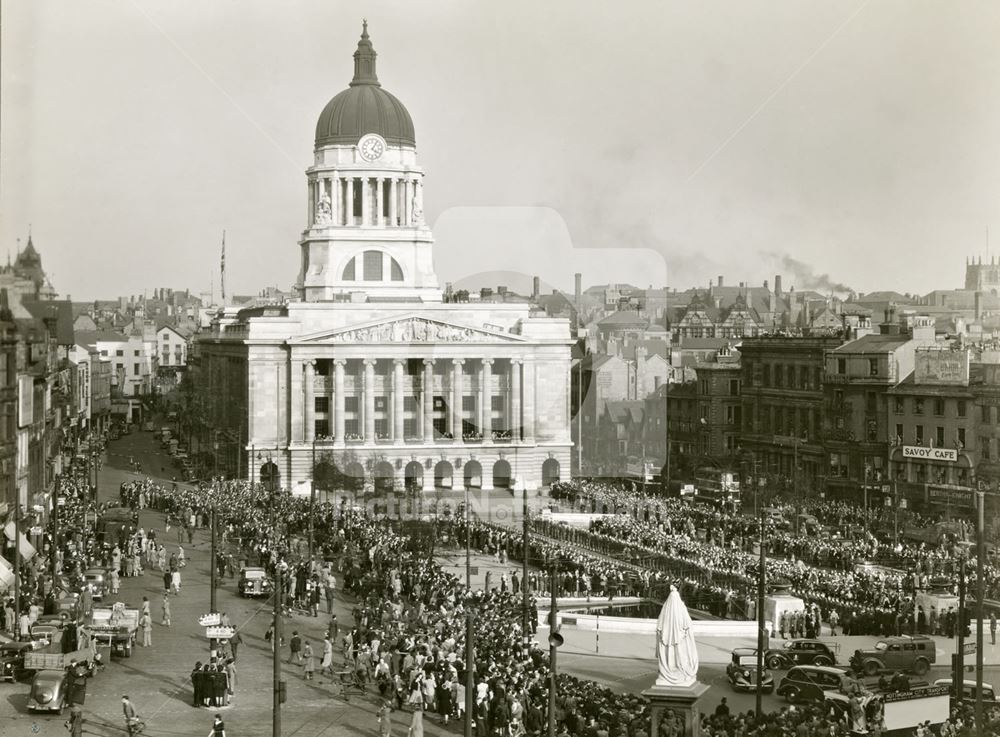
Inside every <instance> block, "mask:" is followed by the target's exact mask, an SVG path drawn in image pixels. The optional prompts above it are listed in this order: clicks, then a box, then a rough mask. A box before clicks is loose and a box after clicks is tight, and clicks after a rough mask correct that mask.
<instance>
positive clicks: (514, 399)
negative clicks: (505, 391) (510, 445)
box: [508, 358, 522, 443]
mask: <svg viewBox="0 0 1000 737" xmlns="http://www.w3.org/2000/svg"><path fill="white" fill-rule="evenodd" d="M521 363H522V362H521V359H520V358H512V359H511V361H510V419H509V420H508V424H509V425H510V429H511V433H510V437H511V441H512V442H515V443H516V442H518V441H519V440H520V439H521Z"/></svg>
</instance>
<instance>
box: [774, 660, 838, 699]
mask: <svg viewBox="0 0 1000 737" xmlns="http://www.w3.org/2000/svg"><path fill="white" fill-rule="evenodd" d="M853 681H854V679H853V678H851V676H849V675H848V674H847V673H845V672H844V671H843V670H841V669H840V668H833V667H830V666H822V665H797V666H795V667H793V668H792V669H791V670H789V671H788V674H787V675H786V676H785V677H784V678H782V679H781V683H779V684H778V696H784V697H785V701H787V702H788V703H789V704H800V703H807V702H814V703H818V704H822V703H823V702H824V701H825V700H826V692H827V691H844V692H846V691H848V690H849V689H850V687H851V682H853Z"/></svg>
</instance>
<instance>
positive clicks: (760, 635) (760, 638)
mask: <svg viewBox="0 0 1000 737" xmlns="http://www.w3.org/2000/svg"><path fill="white" fill-rule="evenodd" d="M757 523H758V524H759V525H760V570H759V571H758V572H757V694H756V696H757V700H756V704H755V713H756V717H757V720H758V721H760V718H761V713H762V706H761V688H760V684H761V679H762V678H763V677H764V584H765V582H764V578H765V575H766V571H765V568H764V564H765V562H766V560H767V557H766V555H765V553H764V512H763V510H761V513H760V516H759V517H758V518H757Z"/></svg>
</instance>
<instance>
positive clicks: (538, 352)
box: [197, 33, 573, 493]
mask: <svg viewBox="0 0 1000 737" xmlns="http://www.w3.org/2000/svg"><path fill="white" fill-rule="evenodd" d="M374 75H375V71H374V52H373V50H372V49H371V44H370V41H369V40H368V37H367V33H365V34H364V35H363V37H362V43H361V44H359V51H358V54H356V55H355V80H354V82H352V88H353V87H354V86H359V85H370V84H372V82H371V80H373V79H375V76H374ZM376 81H377V80H376ZM342 94H344V93H342ZM335 99H337V98H335ZM366 99H368V98H365V97H363V96H358V97H357V99H356V100H355V99H354V98H353V97H349V98H343V100H342V102H340V103H338V104H339V105H347V106H352V105H353V106H355V107H359V108H360V109H359V110H354V111H353V112H352V115H353V114H354V113H356V114H357V116H359V117H357V118H355V117H351V119H352V120H354V119H359V120H365V121H371V122H370V128H369V129H367V130H365V131H364V132H363V133H362V134H361V135H360V136H359V137H358V138H357V139H356V140H355V141H354V142H353V143H350V144H348V143H345V142H344V135H345V133H344V131H343V130H334V131H331V130H330V127H329V126H330V125H331V124H330V123H329V121H327V122H326V123H324V126H321V127H323V131H324V135H323V137H322V138H320V137H319V135H318V137H317V142H316V152H315V162H314V165H313V166H312V167H310V168H309V169H308V170H307V179H308V212H307V218H308V219H307V229H306V231H305V232H304V234H303V236H302V239H301V240H300V248H301V263H300V270H299V282H298V285H297V289H298V297H299V299H298V300H297V301H292V302H289V303H288V304H284V305H275V306H261V307H255V308H251V309H245V310H238V309H236V308H228V309H226V310H224V311H222V312H220V313H219V314H218V315H217V316H216V317H215V319H214V320H213V322H212V326H211V330H210V331H209V332H207V333H206V334H203V335H202V336H201V337H200V338H199V341H198V347H197V354H198V367H197V374H198V382H199V385H200V386H201V387H202V390H203V392H204V400H205V405H206V407H207V412H208V415H209V417H210V418H211V420H210V422H211V424H212V426H213V427H214V428H216V429H218V430H219V431H220V432H221V433H224V434H225V435H226V436H227V437H229V438H236V439H238V440H239V443H240V445H241V446H242V447H243V449H244V452H245V453H247V454H248V455H249V456H250V463H249V474H250V476H251V478H254V479H261V480H271V479H272V478H274V479H275V481H276V482H277V483H279V484H280V485H281V486H282V487H284V488H288V489H291V490H293V491H294V492H303V493H305V492H308V491H309V489H310V485H311V484H313V483H315V485H316V486H317V487H318V488H320V487H325V488H330V487H336V486H338V485H341V484H342V485H345V486H355V487H364V488H366V489H371V488H374V489H375V490H376V491H388V490H390V489H404V488H406V489H409V490H411V491H417V490H424V491H432V490H434V489H462V488H465V487H472V488H482V489H494V488H509V487H513V486H515V485H517V484H518V483H521V484H523V485H524V486H525V487H526V488H537V487H539V486H541V485H545V484H549V483H551V482H553V481H555V480H558V478H559V477H560V474H562V475H564V476H565V475H568V473H569V462H570V449H571V447H572V441H571V439H570V430H569V427H570V401H569V390H570V384H569V377H570V366H571V363H570V362H571V356H570V349H571V346H572V345H573V341H572V339H571V336H570V326H569V321H568V320H566V319H562V318H550V317H545V316H544V314H540V313H537V312H534V311H532V307H531V306H530V305H528V304H523V303H511V304H506V303H499V304H494V303H467V302H464V303H456V302H446V301H443V298H442V293H441V291H440V289H439V288H438V281H437V277H436V275H435V273H434V270H433V259H432V249H431V246H432V243H433V238H432V235H431V232H430V229H429V228H428V227H427V225H426V224H425V223H424V221H423V215H422V213H423V190H422V187H423V184H422V180H423V171H422V170H421V169H420V168H419V166H418V163H417V153H416V149H415V146H413V145H412V144H411V143H409V142H408V141H407V140H405V137H404V138H400V137H399V136H398V135H392V134H391V131H389V130H388V129H380V127H379V126H380V125H382V123H381V122H380V120H381V119H380V118H379V116H378V115H369V114H368V113H373V112H375V111H367V110H366V109H365V108H364V106H365V105H366V104H367V103H366V102H365V100H366ZM393 99H395V98H393ZM344 119H345V120H346V119H347V118H346V117H345V118H344ZM401 119H402V118H401ZM405 119H406V120H408V116H406V118H405ZM323 120H325V118H324V119H321V122H323ZM331 141H333V143H331ZM394 141H395V142H394ZM272 464H273V465H272ZM244 467H246V466H244Z"/></svg>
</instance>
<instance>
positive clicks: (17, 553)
mask: <svg viewBox="0 0 1000 737" xmlns="http://www.w3.org/2000/svg"><path fill="white" fill-rule="evenodd" d="M14 494H15V495H16V496H15V499H14V627H13V630H14V635H15V637H14V639H15V640H20V639H21V490H20V489H15V490H14Z"/></svg>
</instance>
